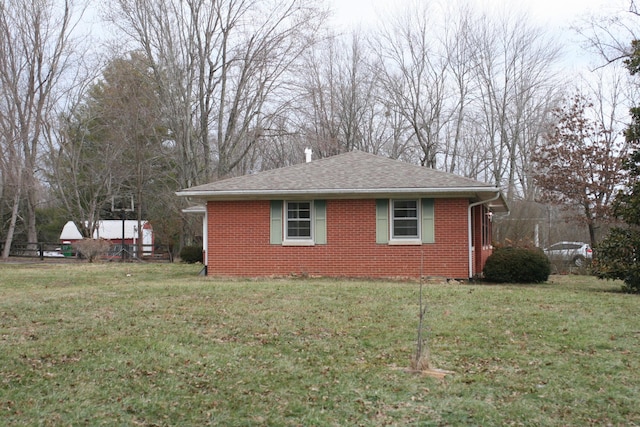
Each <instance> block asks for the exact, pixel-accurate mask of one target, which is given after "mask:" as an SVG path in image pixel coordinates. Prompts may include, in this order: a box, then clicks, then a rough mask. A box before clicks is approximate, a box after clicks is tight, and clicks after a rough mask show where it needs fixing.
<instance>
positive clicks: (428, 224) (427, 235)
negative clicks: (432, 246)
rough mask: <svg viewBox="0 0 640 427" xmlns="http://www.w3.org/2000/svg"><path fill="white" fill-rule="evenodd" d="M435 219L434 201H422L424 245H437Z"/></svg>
mask: <svg viewBox="0 0 640 427" xmlns="http://www.w3.org/2000/svg"><path fill="white" fill-rule="evenodd" d="M435 241H436V232H435V219H434V201H433V199H422V243H435Z"/></svg>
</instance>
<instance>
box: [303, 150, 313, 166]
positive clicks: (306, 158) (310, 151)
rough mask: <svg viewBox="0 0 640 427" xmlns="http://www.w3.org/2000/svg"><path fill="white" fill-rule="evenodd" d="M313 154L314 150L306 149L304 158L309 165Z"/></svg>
mask: <svg viewBox="0 0 640 427" xmlns="http://www.w3.org/2000/svg"><path fill="white" fill-rule="evenodd" d="M311 154H313V150H311V148H305V149H304V157H305V161H306V162H307V163H309V162H311Z"/></svg>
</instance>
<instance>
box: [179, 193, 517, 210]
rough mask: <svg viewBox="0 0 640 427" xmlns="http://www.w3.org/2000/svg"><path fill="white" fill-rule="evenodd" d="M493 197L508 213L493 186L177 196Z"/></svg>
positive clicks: (216, 198) (203, 198)
mask: <svg viewBox="0 0 640 427" xmlns="http://www.w3.org/2000/svg"><path fill="white" fill-rule="evenodd" d="M496 194H500V197H499V198H498V199H497V200H495V201H491V203H490V206H489V207H490V208H492V209H494V210H496V211H500V212H508V210H509V209H508V207H507V204H506V202H505V200H504V198H503V197H502V193H501V191H500V189H498V188H496V187H452V188H416V187H407V188H371V189H361V188H358V189H349V188H347V189H311V190H309V189H294V190H233V191H230V190H226V191H225V190H221V191H206V190H205V191H193V190H188V189H187V190H182V191H178V192H176V195H177V196H180V197H189V198H193V199H197V200H200V201H205V202H206V201H236V200H272V199H300V198H323V199H368V198H374V197H375V198H394V197H438V198H445V197H461V198H468V199H471V200H473V201H483V200H491V199H493V198H495V195H496Z"/></svg>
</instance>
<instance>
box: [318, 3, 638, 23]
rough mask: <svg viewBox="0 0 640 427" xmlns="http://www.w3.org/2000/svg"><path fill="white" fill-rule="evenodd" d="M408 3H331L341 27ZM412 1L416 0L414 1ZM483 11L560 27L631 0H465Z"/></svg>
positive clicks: (374, 17)
mask: <svg viewBox="0 0 640 427" xmlns="http://www.w3.org/2000/svg"><path fill="white" fill-rule="evenodd" d="M408 1H411V0H331V3H332V4H333V5H334V9H335V11H336V21H337V22H339V23H340V24H342V25H350V24H354V25H357V24H359V23H363V24H367V23H370V22H374V21H375V19H376V11H384V10H387V9H388V8H390V7H393V6H392V5H402V4H403V3H404V4H406V3H407V2H408ZM413 1H415V0H413ZM467 1H469V2H473V3H476V4H478V5H479V6H480V8H481V9H482V10H486V11H490V10H491V9H499V8H504V7H505V6H508V7H511V8H516V9H519V10H522V11H526V12H527V13H529V14H530V15H531V17H532V18H534V19H536V20H539V22H540V23H544V24H546V25H551V26H553V27H562V26H566V25H567V24H570V23H572V21H575V20H576V19H577V18H579V17H580V16H581V15H584V14H589V13H595V14H606V13H608V12H610V11H611V10H618V11H619V10H620V9H623V10H624V9H626V8H628V6H629V2H630V0H467Z"/></svg>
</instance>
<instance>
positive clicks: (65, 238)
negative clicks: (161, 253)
mask: <svg viewBox="0 0 640 427" xmlns="http://www.w3.org/2000/svg"><path fill="white" fill-rule="evenodd" d="M122 222H123V221H122V220H116V219H114V220H101V221H98V227H97V228H96V231H95V232H94V233H93V238H94V239H105V240H109V241H110V242H111V243H112V244H114V245H121V244H122V225H123V224H122ZM82 239H83V237H82V234H81V233H80V231H79V230H78V227H76V224H75V223H74V222H73V221H69V222H67V223H66V224H65V225H64V227H63V228H62V232H61V233H60V243H63V244H73V243H74V242H77V241H78V240H82ZM124 244H125V245H129V246H131V247H132V248H133V250H134V251H135V250H136V248H137V245H138V221H135V220H125V221H124ZM142 245H143V248H142V251H143V255H151V254H152V253H153V227H152V226H151V224H150V223H149V222H148V221H142Z"/></svg>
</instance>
